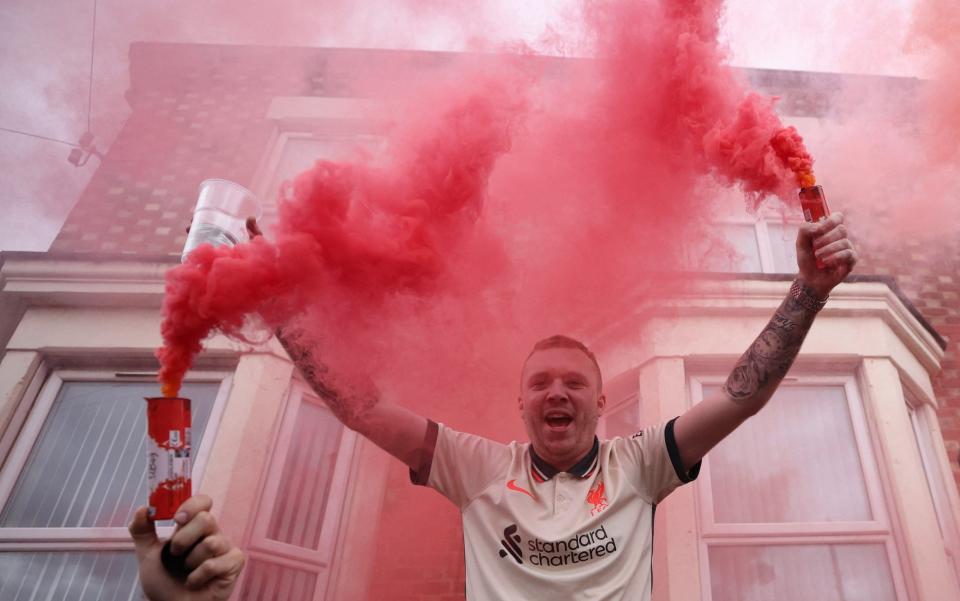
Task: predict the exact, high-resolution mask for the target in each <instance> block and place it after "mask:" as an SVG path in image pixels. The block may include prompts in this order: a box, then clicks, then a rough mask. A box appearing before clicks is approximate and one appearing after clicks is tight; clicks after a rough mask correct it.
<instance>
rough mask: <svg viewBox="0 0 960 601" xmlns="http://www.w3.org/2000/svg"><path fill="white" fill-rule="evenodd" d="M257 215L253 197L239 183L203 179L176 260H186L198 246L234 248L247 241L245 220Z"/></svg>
mask: <svg viewBox="0 0 960 601" xmlns="http://www.w3.org/2000/svg"><path fill="white" fill-rule="evenodd" d="M261 214H262V209H261V207H260V202H259V201H258V200H257V198H256V196H254V195H253V193H252V192H250V190H247V189H246V188H244V187H243V186H241V185H240V184H237V183H235V182H231V181H229V180H225V179H208V180H204V181H203V182H201V183H200V192H199V196H198V198H197V206H196V208H194V210H193V221H191V223H190V233H189V234H188V235H187V242H186V244H184V246H183V254H182V255H181V256H180V260H181V261H186V260H187V255H189V254H190V253H191V252H192V251H193V249H195V248H196V247H198V246H200V245H201V244H212V245H214V246H224V245H226V246H236V245H237V244H240V243H241V242H247V241H249V240H250V236H249V234H248V233H247V218H248V217H254V218H256V219H260V216H261Z"/></svg>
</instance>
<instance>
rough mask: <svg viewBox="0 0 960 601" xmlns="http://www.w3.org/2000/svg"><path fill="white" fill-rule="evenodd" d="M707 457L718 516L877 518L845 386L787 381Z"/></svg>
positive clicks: (751, 519) (743, 519)
mask: <svg viewBox="0 0 960 601" xmlns="http://www.w3.org/2000/svg"><path fill="white" fill-rule="evenodd" d="M718 389H719V387H706V386H705V387H704V395H705V396H706V395H708V394H710V393H712V392H714V391H716V390H718ZM708 461H709V464H710V486H711V489H712V492H713V511H714V519H715V520H716V522H717V523H776V522H832V521H861V520H864V521H865V520H870V519H872V512H871V509H870V504H869V502H868V498H867V491H866V486H865V484H864V479H863V469H862V467H861V464H860V454H859V451H858V449H857V445H856V440H855V438H854V434H853V424H852V422H851V419H850V411H849V407H848V405H847V397H846V393H845V391H844V388H843V386H838V385H834V386H793V385H783V386H780V388H779V389H778V390H777V392H776V394H774V396H773V398H772V399H770V402H769V403H768V404H767V406H766V407H764V409H763V411H761V412H759V413H757V414H756V415H755V416H753V417H751V418H750V419H749V420H747V421H746V422H744V424H743V425H742V426H740V427H739V428H737V430H735V431H734V433H733V434H731V435H730V436H729V437H727V438H726V439H725V440H724V441H723V442H721V443H720V444H719V445H717V447H716V448H715V449H714V450H713V451H711V452H710V455H709V456H708Z"/></svg>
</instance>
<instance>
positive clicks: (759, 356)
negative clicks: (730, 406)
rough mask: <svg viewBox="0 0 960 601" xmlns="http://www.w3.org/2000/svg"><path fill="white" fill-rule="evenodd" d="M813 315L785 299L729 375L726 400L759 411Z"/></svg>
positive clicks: (784, 372) (796, 350) (797, 349)
mask: <svg viewBox="0 0 960 601" xmlns="http://www.w3.org/2000/svg"><path fill="white" fill-rule="evenodd" d="M805 292H807V293H808V294H812V292H811V291H805ZM816 314H817V312H816V311H815V310H813V309H810V308H808V307H805V306H803V305H802V304H801V303H800V302H799V301H797V300H796V299H795V298H794V297H793V295H788V296H787V298H786V299H784V301H783V303H782V304H781V305H780V307H779V308H778V309H777V312H776V313H774V315H773V318H772V319H771V320H770V323H768V324H767V327H765V328H764V329H763V331H762V332H761V333H760V335H759V336H758V337H757V339H756V340H755V341H754V342H753V344H752V345H750V348H748V349H747V352H745V353H744V354H743V356H741V357H740V360H739V361H737V364H736V366H735V367H734V368H733V371H732V372H730V376H729V377H728V378H727V381H726V384H724V387H723V388H724V391H726V393H727V394H728V395H729V396H730V398H731V399H733V400H734V401H737V402H739V403H743V404H744V405H754V404H756V408H757V409H758V410H759V409H760V407H762V406H763V404H764V403H766V401H767V400H768V399H769V398H770V397H771V396H772V395H773V391H774V390H775V389H776V387H777V385H779V384H780V381H781V380H782V379H783V377H784V376H785V375H787V371H789V370H790V366H791V365H793V361H794V359H796V357H797V354H798V353H799V352H800V346H801V345H802V344H803V339H804V338H806V336H807V332H808V331H809V330H810V326H811V325H813V319H814V317H816Z"/></svg>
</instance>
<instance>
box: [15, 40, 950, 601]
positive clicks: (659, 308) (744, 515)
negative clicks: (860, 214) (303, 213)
mask: <svg viewBox="0 0 960 601" xmlns="http://www.w3.org/2000/svg"><path fill="white" fill-rule="evenodd" d="M457 60H458V59H457V56H456V55H445V54H442V53H426V52H401V51H367V50H362V51H361V50H331V49H298V48H253V47H229V46H212V45H211V46H204V45H178V44H159V43H149V44H148V43H144V44H135V45H133V46H132V48H131V84H130V89H129V91H128V93H127V100H128V102H129V103H130V105H131V108H132V113H131V116H130V118H129V120H128V121H127V123H126V125H125V126H124V129H123V130H122V131H121V133H120V134H119V136H118V137H117V139H116V141H115V142H114V144H113V145H112V147H111V148H110V150H109V152H108V153H107V154H106V157H105V158H104V160H103V162H102V164H101V166H100V167H99V168H98V170H97V172H96V173H95V174H94V176H93V178H92V180H91V181H90V184H89V185H88V187H87V189H86V190H85V191H84V193H83V195H82V196H81V198H80V199H79V201H78V203H77V205H76V207H75V209H74V210H73V212H72V213H71V215H70V217H69V218H68V219H67V222H66V223H65V225H64V226H63V229H62V231H61V233H60V235H59V236H58V237H57V239H56V240H55V241H54V243H53V245H52V247H51V249H50V250H49V251H48V252H43V253H33V252H30V253H26V252H8V253H3V254H2V259H0V260H2V263H0V343H2V345H3V346H2V348H3V351H2V355H0V465H2V468H0V598H2V599H18V600H19V599H30V598H70V599H136V598H139V593H138V589H137V583H136V578H135V569H136V566H135V562H134V561H133V555H132V545H131V543H130V542H129V540H128V535H127V533H126V528H125V526H126V523H127V521H128V519H129V516H130V514H131V512H132V510H133V508H134V507H136V506H137V505H140V504H142V503H143V502H144V498H145V496H144V495H145V492H144V491H145V484H144V474H143V469H142V467H143V466H142V458H143V455H144V438H143V433H144V427H143V425H144V414H143V411H142V409H143V405H142V403H141V402H140V400H139V399H140V398H142V397H144V396H151V395H155V394H156V393H157V388H156V385H155V382H154V380H155V374H156V369H157V366H156V361H155V359H154V357H153V352H154V350H155V349H156V348H157V347H158V346H159V344H160V338H159V323H160V317H159V311H158V309H159V307H160V303H161V300H162V294H163V275H164V272H165V271H166V270H167V269H168V268H170V267H171V266H174V265H176V264H177V262H178V261H179V253H180V250H181V248H182V246H183V243H184V241H185V233H184V228H185V226H186V224H187V222H188V220H189V216H190V214H191V212H192V209H193V205H194V202H195V200H196V190H197V186H198V185H199V183H200V181H202V180H204V179H207V178H208V177H222V178H225V179H231V180H233V181H236V182H238V183H241V184H243V185H245V186H247V187H248V188H250V189H251V190H252V191H254V193H256V194H257V195H258V196H259V197H260V198H263V199H269V198H272V197H274V196H275V192H276V190H277V188H278V186H279V185H280V182H281V181H283V180H284V179H287V178H289V177H291V176H292V175H293V174H295V173H297V172H298V171H299V170H301V169H303V168H305V167H306V166H308V165H309V164H310V163H311V162H312V161H313V160H315V159H316V158H320V157H324V158H333V159H335V158H338V156H343V154H344V153H346V152H348V151H349V149H350V148H352V147H353V146H354V145H355V144H356V142H357V140H361V139H364V138H369V139H375V138H376V136H377V135H378V132H379V129H378V128H379V125H378V124H377V121H376V119H375V118H371V116H370V112H369V110H370V106H371V102H372V101H374V100H375V99H374V98H372V96H371V94H372V93H373V92H372V91H371V90H366V89H362V87H361V83H360V82H358V81H356V80H355V79H352V78H351V76H350V74H351V73H352V72H353V71H354V70H356V69H359V68H361V67H363V68H367V66H368V65H370V64H376V65H378V66H379V67H378V68H379V69H380V70H381V71H382V73H384V77H397V78H402V77H405V75H409V74H420V75H422V74H423V73H424V72H426V73H430V72H431V71H436V72H438V73H439V72H441V71H443V70H445V69H455V68H456V63H457ZM284 61H287V62H289V63H291V64H296V65H297V68H296V69H291V70H290V71H283V70H280V71H278V70H277V69H275V65H277V64H280V63H282V62H284ZM747 76H748V77H749V78H750V79H751V81H752V82H753V83H754V85H755V86H757V87H759V88H760V89H761V90H762V91H764V92H767V93H771V94H777V95H780V96H782V97H783V103H782V105H781V111H782V112H784V113H785V114H786V115H787V116H788V117H789V118H791V119H792V120H793V121H795V122H797V123H799V124H801V125H802V126H803V125H806V126H810V127H814V126H815V127H829V121H828V120H825V119H824V114H823V111H824V110H825V107H824V106H823V104H822V103H823V102H824V101H825V100H824V97H823V95H822V94H817V93H814V92H811V90H816V89H818V86H819V89H830V88H831V87H832V86H833V85H834V84H835V83H836V81H835V79H836V78H839V77H840V76H833V75H826V74H821V75H814V74H794V73H789V72H778V71H748V72H747ZM811 82H813V85H812V86H811ZM889 86H891V88H893V89H897V90H899V91H901V92H902V91H904V90H906V93H909V91H910V82H903V81H899V80H891V81H890V82H889ZM266 209H267V214H266V217H265V221H266V222H267V223H268V224H269V223H270V220H271V219H272V213H271V207H270V206H269V205H268V206H267V207H266ZM718 227H722V228H724V231H725V232H726V233H727V234H728V238H729V240H730V242H731V244H732V245H733V246H734V247H735V248H736V249H737V250H738V252H739V255H738V258H737V260H736V262H735V264H734V265H733V266H730V265H726V266H723V267H718V270H722V271H723V272H724V273H713V274H701V278H700V281H699V284H698V286H697V288H696V290H695V291H694V292H693V293H691V294H689V295H686V296H684V297H683V298H673V299H667V300H664V301H663V302H661V303H658V304H656V305H651V306H649V307H645V308H643V311H640V312H638V314H637V315H634V316H625V317H624V319H623V320H622V321H620V322H618V323H616V324H613V325H611V326H610V327H609V328H607V329H605V330H603V331H599V332H596V333H595V335H594V337H593V338H592V339H590V340H588V343H590V344H591V346H592V347H593V348H595V349H596V350H597V351H598V354H599V356H600V358H601V363H602V364H603V365H604V369H605V373H606V374H607V376H606V378H605V379H606V380H607V381H608V382H609V384H608V385H607V394H608V398H609V402H610V405H609V409H608V411H607V413H606V415H605V417H604V420H603V422H602V424H601V429H602V433H603V434H604V435H607V436H614V435H627V434H630V433H632V432H634V431H636V430H639V429H640V428H641V427H643V426H645V425H649V424H654V423H658V422H660V421H664V420H666V419H669V418H671V417H673V416H675V415H678V414H680V413H682V412H683V411H684V410H686V409H687V408H688V407H689V406H690V405H691V404H693V403H696V402H698V401H699V400H700V399H702V398H703V396H704V394H705V393H708V392H709V391H710V390H711V389H712V388H715V387H717V386H720V385H721V384H722V382H723V377H724V375H725V370H727V369H729V367H730V366H731V365H732V364H733V362H734V361H735V359H736V358H737V357H738V356H739V354H740V353H741V352H742V351H743V350H744V349H745V348H747V346H748V345H749V344H750V342H751V341H752V340H753V339H754V337H755V336H756V334H757V333H758V332H759V331H760V330H761V329H762V328H763V326H764V325H765V323H766V321H767V320H768V319H769V317H770V315H771V314H772V312H773V311H774V309H775V308H776V306H777V305H778V304H779V302H780V300H781V299H782V298H783V295H784V294H785V292H786V290H787V288H788V287H789V283H790V280H791V279H792V275H793V272H794V271H795V262H794V261H795V258H794V257H793V256H792V255H791V250H790V248H791V246H792V240H793V235H794V232H795V227H796V225H795V224H791V223H790V222H788V221H784V220H783V219H782V218H781V217H775V216H770V215H765V214H760V215H758V216H755V217H746V216H743V217H732V218H731V219H730V220H729V221H725V222H723V223H720V224H718ZM861 250H862V251H863V254H864V261H863V263H862V268H858V271H857V275H856V276H855V277H852V278H851V279H850V281H848V282H846V283H844V284H843V285H841V286H840V287H839V288H838V289H837V290H836V291H835V293H834V295H833V298H832V300H831V301H830V303H829V304H828V306H827V308H826V309H825V310H824V311H823V313H822V314H821V316H820V317H819V318H818V320H817V323H816V325H815V327H814V328H813V330H812V331H811V333H810V336H809V338H808V340H807V342H806V344H805V346H804V348H803V352H802V353H801V355H800V358H799V359H798V361H797V364H796V366H795V368H794V369H793V370H792V371H791V373H790V376H789V378H788V379H787V381H785V383H784V385H783V386H782V387H781V389H780V391H778V393H777V395H776V396H775V397H774V399H773V400H772V401H771V403H770V405H769V407H768V408H767V409H765V410H764V411H763V412H761V413H760V414H758V416H756V417H755V418H753V419H751V420H750V421H749V422H748V423H747V424H746V425H745V426H744V427H742V428H741V429H740V430H738V431H737V432H736V433H735V434H734V435H733V436H731V437H730V438H729V439H728V440H727V441H725V442H724V443H723V444H722V445H721V446H720V447H718V448H717V449H715V450H714V451H713V452H712V453H711V454H710V456H709V457H708V458H707V460H706V461H705V462H704V468H703V471H702V473H701V475H700V478H699V480H698V482H697V483H695V484H694V485H691V486H687V487H684V488H682V489H680V490H678V491H677V492H675V493H674V494H673V495H672V496H671V497H670V500H669V502H667V503H665V504H664V505H663V507H662V509H661V510H660V511H658V512H657V525H656V533H657V537H656V539H655V542H654V544H655V549H654V552H655V559H654V583H655V584H654V587H655V590H654V597H655V599H657V600H658V601H671V600H672V601H679V600H689V599H701V600H703V601H724V600H727V599H731V600H732V599H769V598H776V599H818V600H819V599H838V600H839V599H871V600H873V599H890V600H897V601H906V600H915V601H945V600H947V599H954V598H960V533H958V522H960V497H958V494H957V483H958V482H960V465H958V453H960V358H958V354H957V346H956V340H957V339H958V337H960V279H958V276H957V275H956V274H957V273H958V267H960V265H958V257H960V236H954V237H953V238H952V239H949V240H945V241H943V244H942V245H939V246H937V247H935V248H933V249H930V248H928V247H922V248H921V247H919V246H918V247H909V245H908V247H907V248H889V247H888V248H880V247H871V246H870V244H869V240H864V241H862V243H861ZM704 331H713V332H723V333H724V336H722V337H721V336H716V337H704V336H703V335H702V332H704ZM185 393H186V394H187V395H188V396H190V397H191V398H192V399H194V412H195V415H194V419H195V426H194V427H195V430H196V431H197V434H196V441H195V449H196V453H197V455H196V463H195V478H194V482H195V486H196V488H197V490H199V491H201V492H204V493H206V494H209V495H211V496H212V497H213V498H214V499H215V502H216V509H215V513H216V515H217V517H218V519H219V520H220V522H221V524H222V526H223V529H224V531H225V533H226V534H227V535H228V536H229V537H230V538H231V539H232V540H234V541H236V542H237V543H238V544H240V545H241V546H242V547H243V548H244V550H245V551H246V552H247V554H248V558H249V563H248V565H247V568H246V569H245V571H244V575H243V579H242V581H241V583H240V586H239V587H238V589H237V592H236V594H235V598H236V599H244V600H246V599H249V600H254V599H258V600H259V599H263V600H267V599H311V600H324V599H326V600H339V599H344V600H352V599H389V600H396V601H449V600H455V599H462V598H463V589H464V568H463V548H462V546H463V542H462V537H461V534H460V525H459V516H458V515H457V512H456V510H455V509H454V508H453V507H452V506H449V504H448V503H447V502H446V501H445V500H444V499H442V498H441V497H440V496H439V495H436V494H435V493H432V492H431V491H426V490H423V489H418V488H414V487H412V486H410V485H409V482H408V478H407V473H406V470H405V468H403V467H402V466H401V465H399V463H398V462H396V461H393V460H392V459H390V458H389V457H387V456H386V455H385V454H384V453H383V452H382V451H380V450H379V449H377V448H376V447H374V446H373V445H372V444H370V443H368V442H366V441H365V440H363V439H360V438H359V437H357V436H356V435H355V434H354V433H352V432H350V431H348V430H345V429H344V428H342V427H341V426H340V425H339V423H338V422H337V421H336V420H335V419H334V418H333V417H332V415H331V414H330V413H329V411H328V410H327V409H326V408H325V406H324V404H323V401H322V399H319V398H317V397H316V396H315V395H314V394H313V393H312V392H311V391H310V390H309V388H308V387H306V386H305V385H304V384H303V383H302V382H301V381H300V379H299V378H298V376H297V374H296V373H295V370H294V368H293V366H292V364H291V362H290V361H289V359H288V357H287V356H286V354H285V353H284V352H283V350H282V348H280V346H279V345H278V344H277V343H276V342H275V341H271V342H268V343H266V344H264V345H262V346H259V347H256V348H250V347H249V346H245V345H240V344H238V343H236V342H233V341H231V340H228V339H225V338H223V337H214V338H213V339H211V340H209V341H208V343H207V346H206V350H205V352H204V354H203V355H202V356H201V357H200V358H199V360H198V361H197V364H196V365H195V368H194V370H193V371H192V372H190V374H189V376H188V378H187V384H186V388H185ZM452 425H454V426H455V427H460V428H465V429H466V428H469V424H452ZM170 531H171V529H170V527H169V525H164V526H163V528H162V533H164V532H165V533H169V532H170Z"/></svg>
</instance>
